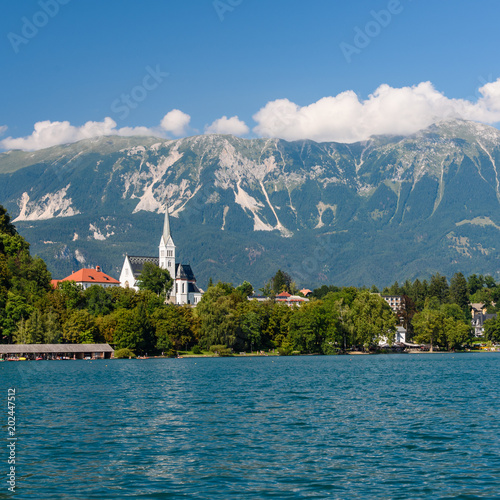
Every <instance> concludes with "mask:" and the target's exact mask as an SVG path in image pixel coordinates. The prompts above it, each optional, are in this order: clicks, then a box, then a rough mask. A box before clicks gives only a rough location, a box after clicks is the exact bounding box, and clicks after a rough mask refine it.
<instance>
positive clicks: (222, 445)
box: [0, 353, 500, 500]
mask: <svg viewBox="0 0 500 500" xmlns="http://www.w3.org/2000/svg"><path fill="white" fill-rule="evenodd" d="M499 382H500V355H499V354H496V353H477V354H418V355H380V356H321V357H319V356H318V357H313V356H311V357H259V358H204V359H200V358H198V359H187V358H185V359H165V360H160V359H158V360H106V361H92V362H91V361H38V362H18V363H15V362H4V363H0V386H1V390H2V397H3V398H4V401H5V402H6V401H7V388H8V387H12V388H15V389H16V392H17V394H16V419H17V420H16V421H17V427H16V432H17V437H18V441H17V446H16V460H17V463H16V474H17V477H16V482H17V489H16V493H15V495H13V496H12V497H13V498H33V499H60V498H61V499H62V498H64V499H80V498H82V499H94V498H96V499H111V498H113V499H114V498H116V499H122V498H125V499H127V498H140V499H167V498H168V499H170V498H200V499H212V498H213V499H261V498H309V497H310V498H338V499H351V498H352V499H358V498H359V499H372V498H373V499H379V498H380V499H389V498H391V499H393V498H394V499H412V500H413V499H420V498H425V499H441V498H459V499H474V498H489V499H492V498H500V418H499V413H500V401H499ZM1 406H2V407H4V408H5V410H4V412H5V418H4V417H2V420H3V422H2V433H3V436H2V440H3V441H4V443H6V442H7V426H6V424H7V409H6V407H7V404H6V403H5V404H2V405H1ZM3 454H4V459H2V460H1V461H0V464H3V467H4V469H5V471H2V477H3V478H6V475H7V472H8V466H7V454H8V450H7V448H5V447H4V452H3ZM7 486H8V485H7V482H6V480H2V485H1V487H0V498H11V495H10V494H9V492H8V491H7Z"/></svg>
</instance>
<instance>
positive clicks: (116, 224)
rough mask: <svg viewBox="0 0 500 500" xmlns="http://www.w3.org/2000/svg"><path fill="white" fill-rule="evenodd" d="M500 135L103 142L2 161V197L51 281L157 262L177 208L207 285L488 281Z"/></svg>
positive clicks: (438, 128) (450, 132) (496, 236)
mask: <svg viewBox="0 0 500 500" xmlns="http://www.w3.org/2000/svg"><path fill="white" fill-rule="evenodd" d="M499 169H500V132H499V131H498V130H497V129H495V128H492V127H488V126H485V125H481V124H477V123H473V122H466V121H448V122H442V123H438V124H436V125H433V126H431V127H429V128H427V129H425V130H422V131H420V132H418V133H417V134H414V135H412V136H407V137H386V136H380V137H373V138H372V139H370V140H369V141H366V142H363V143H354V144H339V143H315V142H312V141H296V142H287V141H282V140H278V139H252V140H246V139H240V138H237V137H232V136H221V135H203V136H196V137H190V138H185V139H179V140H175V141H172V140H164V139H159V138H154V137H132V138H122V137H102V138H98V139H90V140H85V141H81V142H78V143H75V144H69V145H65V146H57V147H53V148H49V149H46V150H41V151H36V152H29V153H27V152H21V151H11V152H7V153H3V154H1V155H0V203H2V204H3V205H4V206H6V208H7V209H8V210H9V212H10V213H11V214H12V216H13V219H14V221H15V223H16V225H17V227H18V229H19V231H20V232H21V233H22V234H23V236H25V237H26V238H27V239H28V241H30V242H31V244H32V252H33V253H38V254H39V255H40V256H42V257H43V258H45V259H46V260H47V263H48V265H49V268H50V269H51V270H52V271H53V274H54V276H55V277H62V275H64V274H65V273H68V272H69V271H71V270H74V269H75V268H77V267H78V266H79V264H80V263H81V262H86V263H87V264H100V265H101V266H103V267H104V268H105V271H106V272H108V273H111V274H115V275H116V274H117V271H118V269H119V268H120V266H121V263H122V260H123V254H124V253H125V252H128V253H130V254H136V255H137V254H142V255H149V254H151V255H155V254H156V252H157V246H158V242H159V238H160V234H161V225H162V217H161V214H162V213H164V211H165V208H166V202H167V200H168V204H169V207H170V213H171V220H172V231H173V235H174V239H175V241H176V244H177V246H178V248H179V254H180V256H179V257H180V258H181V259H182V260H183V261H186V262H191V264H192V266H193V268H194V269H195V272H196V274H197V276H199V281H200V284H201V285H202V286H203V285H204V282H205V281H206V280H208V278H209V277H212V278H213V279H215V280H218V279H221V280H226V281H232V282H234V283H235V284H238V283H239V282H241V281H243V280H244V279H247V280H248V281H252V283H253V284H254V286H255V287H257V288H258V287H259V286H261V285H262V283H263V282H264V281H265V280H267V279H268V278H269V277H270V276H271V275H272V274H274V272H275V271H276V270H277V269H278V268H282V269H283V270H286V271H287V272H289V273H290V274H291V275H292V276H293V277H294V278H295V279H296V281H297V282H298V283H299V284H301V285H304V286H306V285H307V286H308V287H309V288H311V287H314V286H317V285H320V284H323V283H328V284H337V285H348V284H353V285H367V286H369V285H371V284H377V285H379V286H383V285H386V284H389V283H391V282H393V281H395V280H396V279H397V280H404V279H407V278H409V279H414V278H416V277H421V278H425V277H428V276H429V275H430V274H432V273H434V272H436V271H439V272H440V273H442V274H447V275H449V276H451V274H453V273H454V272H457V271H461V272H463V273H464V274H467V273H472V272H482V273H487V274H492V275H493V276H495V274H496V273H497V269H498V262H497V260H498V257H497V254H498V252H497V248H498V247H499V246H500V204H499V200H500V177H499Z"/></svg>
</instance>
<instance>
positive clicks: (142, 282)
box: [137, 262, 174, 296]
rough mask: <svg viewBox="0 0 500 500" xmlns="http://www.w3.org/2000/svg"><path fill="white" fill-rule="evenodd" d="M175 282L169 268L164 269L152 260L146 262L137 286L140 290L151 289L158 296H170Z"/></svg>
mask: <svg viewBox="0 0 500 500" xmlns="http://www.w3.org/2000/svg"><path fill="white" fill-rule="evenodd" d="M173 282H174V281H173V280H172V278H171V277H170V273H169V272H168V270H167V269H162V268H161V267H159V266H157V265H155V264H153V263H152V262H145V263H144V267H143V268H142V272H141V274H140V275H139V277H138V279H137V286H138V287H139V290H150V291H151V292H153V293H155V294H156V295H158V296H160V295H164V296H169V295H170V291H171V290H172V285H173Z"/></svg>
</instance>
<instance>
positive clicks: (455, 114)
mask: <svg viewBox="0 0 500 500" xmlns="http://www.w3.org/2000/svg"><path fill="white" fill-rule="evenodd" d="M478 96H479V97H478V99H477V100H476V101H475V102H472V101H469V100H467V99H450V98H448V97H446V96H445V95H444V94H443V93H441V92H439V91H437V90H436V89H435V88H434V86H433V85H432V84H431V83H430V82H422V83H419V84H418V85H414V86H412V87H402V88H393V87H390V86H389V85H386V84H384V85H381V86H380V87H378V88H377V89H376V90H375V92H374V93H373V94H371V95H369V96H368V98H367V99H365V100H361V99H360V98H359V97H358V96H357V95H356V94H355V92H353V91H352V90H347V91H345V92H342V93H340V94H338V95H336V96H330V97H324V98H322V99H320V100H319V101H317V102H314V103H312V104H309V105H307V106H302V107H301V106H299V105H297V104H295V103H293V102H291V101H289V100H288V99H278V100H275V101H271V102H268V103H267V104H266V105H265V106H264V107H263V108H261V109H260V110H259V111H258V112H257V113H256V114H255V115H254V116H253V118H254V120H255V121H256V123H257V125H256V126H255V127H254V129H253V132H254V133H255V134H256V135H257V136H260V137H278V138H282V139H286V140H300V139H311V140H314V141H319V142H321V141H337V142H355V141H360V140H365V139H368V138H369V137H370V136H372V135H378V134H401V135H408V134H412V133H414V132H417V131H418V130H421V129H423V128H426V127H428V126H429V125H431V124H432V123H435V122H438V121H441V120H446V119H453V118H462V119H465V120H474V121H479V122H483V123H488V124H496V123H498V122H500V78H499V79H498V80H496V81H495V82H490V83H486V84H485V85H483V86H482V87H481V88H480V89H479V93H478ZM190 121H191V117H190V116H189V115H188V114H186V113H184V112H182V111H180V110H179V109H173V110H171V111H169V112H168V113H167V114H166V115H165V116H164V117H163V119H162V120H161V122H160V124H159V125H158V126H157V127H152V128H149V127H144V126H138V127H122V128H117V126H116V122H115V121H114V120H113V119H112V118H110V117H106V118H104V120H103V121H101V122H95V121H89V122H87V123H85V124H84V125H82V126H74V125H71V124H70V123H69V122H68V121H55V122H51V121H48V120H47V121H41V122H37V123H35V126H34V130H33V132H32V133H31V134H30V135H28V136H25V137H17V138H14V137H6V138H4V139H2V140H0V149H5V150H7V149H23V150H28V151H32V150H37V149H43V148H47V147H50V146H56V145H59V144H66V143H71V142H76V141H79V140H82V139H88V138H91V137H98V136H105V135H121V136H131V135H152V136H157V137H167V136H168V135H169V134H170V135H173V136H177V137H179V136H183V135H185V134H186V133H187V131H188V130H189V123H190ZM6 130H7V126H5V125H3V126H0V136H1V135H2V134H5V132H6ZM205 133H209V134H211V133H215V134H233V135H246V134H248V133H249V129H248V126H247V125H246V123H245V122H244V121H242V120H240V119H239V118H238V116H232V117H230V118H228V117H227V116H223V117H222V118H219V119H217V120H215V121H214V122H213V123H211V124H210V125H208V126H207V127H206V128H205Z"/></svg>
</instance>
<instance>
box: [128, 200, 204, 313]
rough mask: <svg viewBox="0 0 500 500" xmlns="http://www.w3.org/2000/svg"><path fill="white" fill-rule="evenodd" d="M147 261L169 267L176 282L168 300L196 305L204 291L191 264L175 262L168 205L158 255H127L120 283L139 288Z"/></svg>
mask: <svg viewBox="0 0 500 500" xmlns="http://www.w3.org/2000/svg"><path fill="white" fill-rule="evenodd" d="M145 262H151V263H152V264H155V265H157V266H159V267H161V268H163V269H167V270H168V272H169V273H170V276H171V277H172V279H173V280H174V283H173V286H172V290H171V292H170V299H168V302H171V303H174V304H179V305H181V304H193V305H196V304H198V302H199V301H200V300H201V296H202V294H203V292H202V291H201V290H200V289H199V288H198V287H197V286H196V278H195V277H194V273H193V270H192V269H191V266H190V265H189V264H179V263H176V262H175V245H174V240H173V239H172V235H171V234H170V220H169V216H168V206H167V209H166V211H165V221H164V223H163V234H162V235H161V239H160V247H159V255H158V257H140V256H133V255H125V262H124V263H123V267H122V272H121V273H120V285H121V286H122V287H124V288H133V289H134V290H139V287H138V286H137V279H138V278H139V275H140V274H141V272H142V268H143V266H144V263H145Z"/></svg>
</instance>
